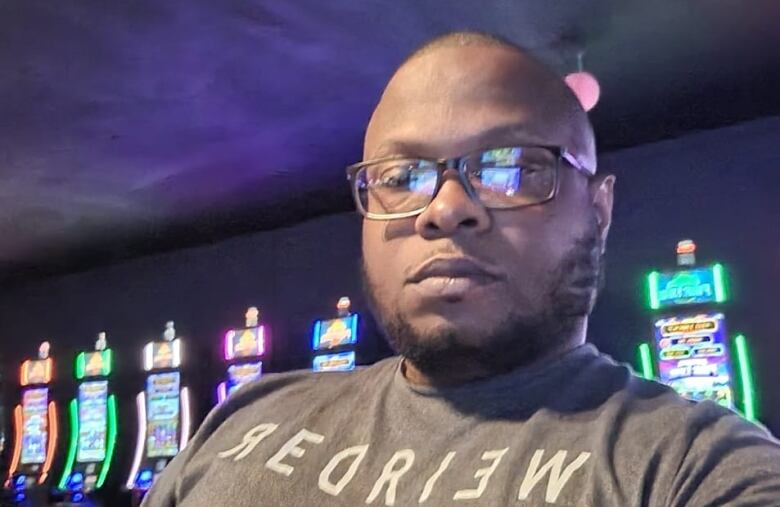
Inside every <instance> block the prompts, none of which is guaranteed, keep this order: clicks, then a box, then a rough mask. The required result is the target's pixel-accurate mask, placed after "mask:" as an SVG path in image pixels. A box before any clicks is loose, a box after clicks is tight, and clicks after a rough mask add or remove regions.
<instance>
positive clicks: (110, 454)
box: [95, 394, 116, 489]
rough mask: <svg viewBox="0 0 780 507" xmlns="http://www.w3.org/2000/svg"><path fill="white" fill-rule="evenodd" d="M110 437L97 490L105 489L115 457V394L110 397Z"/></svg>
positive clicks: (108, 437) (96, 486) (96, 484)
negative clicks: (104, 484)
mask: <svg viewBox="0 0 780 507" xmlns="http://www.w3.org/2000/svg"><path fill="white" fill-rule="evenodd" d="M107 408H108V436H107V439H106V441H107V442H108V447H106V459H104V460H103V468H101V469H100V475H98V479H97V482H95V489H100V488H102V487H103V483H104V482H106V477H108V469H109V468H110V467H111V459H112V458H113V457H114V448H115V447H116V396H114V395H113V394H112V395H110V396H109V397H108V407H107Z"/></svg>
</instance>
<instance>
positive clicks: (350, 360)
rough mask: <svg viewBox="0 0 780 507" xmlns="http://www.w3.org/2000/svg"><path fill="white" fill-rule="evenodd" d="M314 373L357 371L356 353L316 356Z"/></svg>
mask: <svg viewBox="0 0 780 507" xmlns="http://www.w3.org/2000/svg"><path fill="white" fill-rule="evenodd" d="M313 369H314V371H349V370H354V369H355V352H354V351H349V352H339V353H336V354H323V355H320V356H314V364H313Z"/></svg>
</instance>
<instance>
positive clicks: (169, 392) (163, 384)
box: [146, 372, 180, 458]
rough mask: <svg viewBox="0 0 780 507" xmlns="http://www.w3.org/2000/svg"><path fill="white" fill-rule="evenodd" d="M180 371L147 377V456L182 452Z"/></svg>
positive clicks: (171, 454) (159, 456) (166, 456)
mask: <svg viewBox="0 0 780 507" xmlns="http://www.w3.org/2000/svg"><path fill="white" fill-rule="evenodd" d="M179 385H180V378H179V372H168V373H155V374H153V375H149V377H147V380H146V400H147V401H146V414H147V416H146V418H147V425H146V455H147V456H148V457H150V458H161V457H165V458H171V457H173V456H176V454H177V453H178V452H179V438H178V432H179V418H180V413H179V397H180V394H179V393H180V391H179Z"/></svg>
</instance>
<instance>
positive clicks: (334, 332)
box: [312, 314, 357, 350]
mask: <svg viewBox="0 0 780 507" xmlns="http://www.w3.org/2000/svg"><path fill="white" fill-rule="evenodd" d="M356 342H357V315H356V314H353V315H348V316H346V317H339V318H337V319H330V320H323V321H319V322H317V323H316V324H315V326H314V340H313V343H312V348H313V349H314V350H326V349H332V348H335V347H340V346H342V345H354V344H355V343H356Z"/></svg>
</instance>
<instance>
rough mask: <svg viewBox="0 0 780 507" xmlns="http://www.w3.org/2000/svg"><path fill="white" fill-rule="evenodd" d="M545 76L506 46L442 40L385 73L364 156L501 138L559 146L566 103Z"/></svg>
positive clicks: (464, 147) (449, 148)
mask: <svg viewBox="0 0 780 507" xmlns="http://www.w3.org/2000/svg"><path fill="white" fill-rule="evenodd" d="M552 79H554V78H551V76H550V75H549V74H548V73H546V72H545V71H543V70H541V69H540V68H539V67H538V65H537V64H535V63H534V62H530V61H528V60H526V59H524V57H522V55H519V54H517V53H515V52H513V51H510V50H507V49H504V48H496V47H458V48H441V49H438V50H437V51H436V52H435V53H432V54H427V55H424V56H421V57H419V58H416V59H413V60H411V61H410V62H408V63H407V64H406V65H404V66H403V67H402V68H401V69H400V70H399V71H398V72H397V73H396V75H395V76H394V77H393V78H392V79H391V81H390V83H389V84H388V86H387V88H386V89H385V93H384V94H383V96H382V99H381V100H380V102H379V105H378V106H377V108H376V110H375V112H374V115H373V116H372V118H371V122H370V123H369V127H368V130H367V132H366V143H365V154H364V155H365V158H373V157H376V156H383V155H387V154H392V152H394V151H395V152H398V151H399V150H400V151H405V152H409V151H414V154H416V155H420V156H431V157H447V156H455V155H458V154H461V153H463V152H466V151H470V150H473V149H478V148H481V147H485V146H488V145H491V144H493V145H495V144H502V143H512V142H518V143H532V144H550V145H561V146H565V145H567V144H569V140H570V137H571V129H570V127H569V125H570V122H569V121H567V120H568V114H567V112H566V108H565V107H563V105H562V104H561V100H560V97H559V94H560V91H558V92H557V93H556V90H555V86H556V85H558V86H560V87H562V86H563V84H562V82H561V83H560V84H559V83H558V82H555V83H551V81H552Z"/></svg>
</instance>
